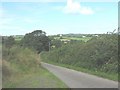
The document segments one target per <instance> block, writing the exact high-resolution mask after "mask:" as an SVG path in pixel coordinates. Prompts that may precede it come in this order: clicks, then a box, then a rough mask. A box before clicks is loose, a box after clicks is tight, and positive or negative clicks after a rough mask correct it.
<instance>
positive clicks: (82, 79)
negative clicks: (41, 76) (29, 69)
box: [42, 62, 118, 88]
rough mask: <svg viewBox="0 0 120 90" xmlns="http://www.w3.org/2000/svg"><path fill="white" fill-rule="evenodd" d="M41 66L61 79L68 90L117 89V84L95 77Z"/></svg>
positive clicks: (70, 70)
mask: <svg viewBox="0 0 120 90" xmlns="http://www.w3.org/2000/svg"><path fill="white" fill-rule="evenodd" d="M42 66H43V67H44V68H46V69H48V70H49V71H50V72H52V73H53V74H54V75H56V76H57V77H58V78H59V79H61V80H62V81H63V82H64V83H65V84H66V85H67V86H68V87H69V88H118V83H117V82H115V81H112V80H108V79H103V78H101V77H97V76H95V75H90V74H87V73H83V72H78V71H75V70H72V69H67V68H64V67H60V66H55V65H52V64H47V63H43V62H42Z"/></svg>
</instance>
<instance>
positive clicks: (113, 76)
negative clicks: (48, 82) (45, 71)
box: [43, 60, 118, 81]
mask: <svg viewBox="0 0 120 90" xmlns="http://www.w3.org/2000/svg"><path fill="white" fill-rule="evenodd" d="M43 62H46V63H49V64H54V65H57V66H62V67H65V68H68V69H73V70H77V71H81V72H84V73H88V74H92V75H96V76H99V77H102V78H105V79H109V80H114V81H118V74H115V73H113V74H111V73H110V74H109V73H105V72H100V71H93V70H88V69H85V68H82V67H75V66H71V65H68V64H60V63H55V62H52V61H44V60H43Z"/></svg>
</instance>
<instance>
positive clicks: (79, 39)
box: [54, 36, 92, 42]
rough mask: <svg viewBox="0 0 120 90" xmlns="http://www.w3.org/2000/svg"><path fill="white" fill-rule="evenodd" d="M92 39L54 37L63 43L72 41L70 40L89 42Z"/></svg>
mask: <svg viewBox="0 0 120 90" xmlns="http://www.w3.org/2000/svg"><path fill="white" fill-rule="evenodd" d="M91 38H92V37H67V36H63V37H62V38H60V37H54V39H56V40H61V41H70V40H78V41H81V40H82V41H84V42H87V41H88V40H90V39H91Z"/></svg>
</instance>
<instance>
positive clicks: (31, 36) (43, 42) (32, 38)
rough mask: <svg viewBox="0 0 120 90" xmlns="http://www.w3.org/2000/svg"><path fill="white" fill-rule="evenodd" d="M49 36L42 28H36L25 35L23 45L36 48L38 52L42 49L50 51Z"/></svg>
mask: <svg viewBox="0 0 120 90" xmlns="http://www.w3.org/2000/svg"><path fill="white" fill-rule="evenodd" d="M49 42H50V40H49V38H48V37H47V36H46V33H45V32H44V31H42V30H35V31H33V32H31V33H28V34H26V35H25V36H24V38H23V39H22V41H21V44H22V46H24V47H28V48H31V49H34V50H36V51H37V52H38V53H40V52H41V51H49Z"/></svg>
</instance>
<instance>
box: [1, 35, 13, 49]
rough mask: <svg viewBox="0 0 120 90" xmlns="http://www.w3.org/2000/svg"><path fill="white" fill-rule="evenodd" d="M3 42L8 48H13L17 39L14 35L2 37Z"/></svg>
mask: <svg viewBox="0 0 120 90" xmlns="http://www.w3.org/2000/svg"><path fill="white" fill-rule="evenodd" d="M2 44H3V45H5V47H7V48H11V47H12V46H13V45H14V44H15V39H14V38H13V37H12V36H9V37H2Z"/></svg>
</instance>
